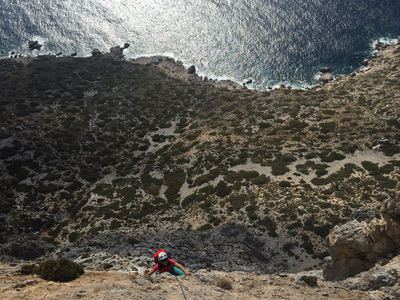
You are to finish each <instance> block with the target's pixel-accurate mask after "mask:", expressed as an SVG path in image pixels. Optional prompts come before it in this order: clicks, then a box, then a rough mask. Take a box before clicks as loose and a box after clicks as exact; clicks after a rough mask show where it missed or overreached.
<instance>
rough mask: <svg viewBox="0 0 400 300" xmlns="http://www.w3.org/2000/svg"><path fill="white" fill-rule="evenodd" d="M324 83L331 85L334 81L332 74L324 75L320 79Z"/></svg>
mask: <svg viewBox="0 0 400 300" xmlns="http://www.w3.org/2000/svg"><path fill="white" fill-rule="evenodd" d="M319 80H320V81H321V82H322V83H324V84H325V83H329V82H331V81H333V76H332V74H331V73H323V74H322V75H321V77H320V79H319Z"/></svg>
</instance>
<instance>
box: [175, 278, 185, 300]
mask: <svg viewBox="0 0 400 300" xmlns="http://www.w3.org/2000/svg"><path fill="white" fill-rule="evenodd" d="M175 278H176V280H177V281H178V283H179V286H180V287H181V291H182V295H183V298H184V299H185V300H187V298H186V295H185V291H184V290H183V286H182V283H181V281H180V280H179V279H178V276H175Z"/></svg>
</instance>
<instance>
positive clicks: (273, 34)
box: [0, 0, 400, 88]
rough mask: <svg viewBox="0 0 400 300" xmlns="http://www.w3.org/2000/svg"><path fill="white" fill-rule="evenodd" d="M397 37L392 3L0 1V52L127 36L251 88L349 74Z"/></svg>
mask: <svg viewBox="0 0 400 300" xmlns="http://www.w3.org/2000/svg"><path fill="white" fill-rule="evenodd" d="M399 35H400V0H172V1H171V0H147V1H146V0H85V1H78V0H75V1H72V0H36V1H28V0H0V55H2V56H5V55H7V54H8V52H9V51H11V50H18V51H22V49H23V48H24V47H25V48H26V42H27V40H30V39H32V38H36V39H39V40H40V41H42V42H44V45H45V46H44V49H43V52H46V53H47V52H53V53H54V52H58V51H63V52H64V53H66V54H68V53H72V52H74V51H77V52H78V53H79V54H80V55H87V54H88V53H90V50H91V49H93V48H99V49H101V50H107V49H109V48H110V46H113V45H116V44H120V43H123V42H126V41H128V42H130V43H131V45H132V46H131V48H130V49H129V55H130V56H140V55H146V54H168V55H171V56H174V57H175V58H177V59H181V60H182V61H183V62H185V63H187V64H192V63H193V64H195V65H196V66H197V67H198V69H199V70H200V72H201V73H203V74H208V75H211V76H216V77H228V78H232V79H235V80H238V81H242V80H244V79H246V78H253V79H255V81H256V87H258V88H263V87H266V86H267V85H271V84H275V83H278V82H291V83H297V84H305V83H312V82H313V76H314V75H315V73H316V72H317V71H318V68H319V66H322V65H327V66H331V67H332V68H333V69H334V71H335V73H337V74H339V73H347V72H350V71H352V70H354V69H355V68H356V67H357V66H358V65H359V63H360V62H361V60H362V59H363V58H364V57H365V56H367V55H368V53H369V52H370V50H371V43H372V41H373V40H376V39H379V38H381V37H387V38H397V37H398V36H399Z"/></svg>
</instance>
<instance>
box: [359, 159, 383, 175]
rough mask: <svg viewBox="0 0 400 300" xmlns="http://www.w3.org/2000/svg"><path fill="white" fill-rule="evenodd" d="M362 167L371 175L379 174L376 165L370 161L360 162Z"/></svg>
mask: <svg viewBox="0 0 400 300" xmlns="http://www.w3.org/2000/svg"><path fill="white" fill-rule="evenodd" d="M361 165H362V167H363V168H364V169H365V170H367V171H368V172H369V173H370V174H371V175H378V174H379V167H378V164H375V163H373V162H370V161H362V162H361Z"/></svg>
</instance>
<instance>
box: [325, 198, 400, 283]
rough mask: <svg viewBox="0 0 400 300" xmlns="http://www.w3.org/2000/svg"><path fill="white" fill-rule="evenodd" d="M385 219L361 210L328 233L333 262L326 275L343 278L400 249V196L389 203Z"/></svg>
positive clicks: (384, 212) (385, 206)
mask: <svg viewBox="0 0 400 300" xmlns="http://www.w3.org/2000/svg"><path fill="white" fill-rule="evenodd" d="M381 213H382V216H383V217H382V218H379V217H374V216H378V213H377V212H376V211H373V210H372V211H371V210H366V209H364V210H358V211H357V212H356V213H354V214H353V216H354V217H355V218H356V220H352V221H350V222H348V223H346V224H343V225H340V226H336V227H335V228H334V229H333V230H332V231H331V233H330V234H329V236H328V247H329V251H330V254H331V256H332V264H331V265H330V266H328V267H327V268H326V269H325V273H324V275H325V276H326V277H327V278H330V279H343V278H346V277H348V276H353V275H355V274H358V273H360V272H362V271H365V270H367V269H369V268H371V267H372V266H373V265H374V263H375V262H376V261H377V260H378V258H384V257H386V256H388V255H389V254H391V253H396V252H397V251H398V250H399V249H400V223H399V222H398V221H399V220H400V217H399V216H400V203H399V201H398V200H397V199H391V200H388V201H386V202H385V204H384V205H383V208H382V210H381Z"/></svg>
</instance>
